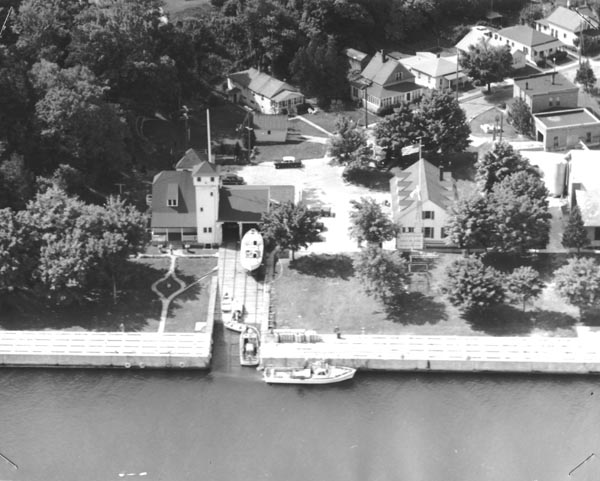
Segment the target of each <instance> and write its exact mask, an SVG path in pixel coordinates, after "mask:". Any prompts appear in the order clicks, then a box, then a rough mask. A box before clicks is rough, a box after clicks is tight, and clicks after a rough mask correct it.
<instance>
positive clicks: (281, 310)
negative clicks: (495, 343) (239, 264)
mask: <svg viewBox="0 0 600 481" xmlns="http://www.w3.org/2000/svg"><path fill="white" fill-rule="evenodd" d="M457 256H459V254H441V255H440V256H439V257H438V258H437V260H436V262H435V264H434V266H433V268H432V269H431V270H430V272H429V273H420V274H415V275H414V276H413V284H412V286H411V289H410V290H411V292H410V293H409V295H408V296H407V297H406V298H405V299H404V300H403V302H402V303H401V304H399V305H395V306H384V305H383V304H382V303H380V302H379V301H377V300H375V299H374V298H372V297H369V296H367V295H366V294H365V293H364V290H363V288H362V286H361V284H360V282H359V280H358V279H357V278H356V277H355V276H354V269H353V267H352V257H351V255H345V254H335V255H326V254H322V255H315V254H312V255H309V256H303V257H299V258H298V259H297V260H296V261H295V262H290V261H281V262H280V263H279V265H278V271H279V272H278V275H277V277H276V280H275V281H274V283H273V308H274V312H275V319H276V322H277V327H279V328H284V327H288V328H306V329H315V330H317V331H318V332H322V333H332V332H333V329H334V328H335V327H336V326H337V327H339V328H340V330H341V331H342V332H345V333H348V334H358V333H360V332H361V331H362V330H363V329H364V332H366V333H367V334H390V335H393V334H415V335H492V336H515V335H542V336H566V337H570V336H574V335H575V331H574V324H575V322H576V321H577V310H576V309H575V308H574V307H572V306H569V305H566V304H565V303H564V302H563V301H562V300H560V299H559V298H558V297H557V295H556V293H555V292H554V291H553V290H552V288H551V287H549V288H548V289H547V290H546V292H545V293H544V295H543V296H542V297H541V298H540V299H538V300H537V301H536V302H535V303H534V304H533V306H530V307H529V308H528V310H527V311H526V312H525V313H523V312H521V309H520V308H519V307H516V306H511V305H504V306H500V307H498V308H496V309H493V310H491V311H490V312H488V313H486V315H485V317H483V318H482V317H480V318H469V317H466V316H463V315H462V314H461V313H460V311H459V310H458V309H456V308H455V307H454V306H452V305H450V304H449V303H448V302H447V300H446V299H445V298H444V297H443V296H442V295H441V291H440V287H441V281H442V280H443V273H444V271H445V269H446V267H447V265H448V264H449V263H450V262H452V260H453V259H455V258H456V257H457ZM546 261H547V262H549V263H550V264H551V265H552V268H554V267H557V266H558V265H559V264H560V262H561V261H560V260H558V259H551V260H548V259H546ZM537 262H538V264H539V263H542V264H543V263H544V262H545V261H544V260H543V259H541V260H538V261H537Z"/></svg>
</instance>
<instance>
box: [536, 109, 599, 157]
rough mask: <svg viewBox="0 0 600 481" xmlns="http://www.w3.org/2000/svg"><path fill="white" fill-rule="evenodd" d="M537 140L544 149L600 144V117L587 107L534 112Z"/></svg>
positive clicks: (553, 149) (562, 148) (563, 148)
mask: <svg viewBox="0 0 600 481" xmlns="http://www.w3.org/2000/svg"><path fill="white" fill-rule="evenodd" d="M533 120H534V123H535V136H536V140H538V141H539V142H542V143H543V144H544V150H550V151H556V150H567V149H571V148H573V147H576V146H585V147H589V146H593V145H600V119H599V118H598V117H596V115H594V114H593V113H592V112H591V111H590V110H588V109H586V108H577V109H570V110H559V111H554V112H544V113H539V114H534V116H533Z"/></svg>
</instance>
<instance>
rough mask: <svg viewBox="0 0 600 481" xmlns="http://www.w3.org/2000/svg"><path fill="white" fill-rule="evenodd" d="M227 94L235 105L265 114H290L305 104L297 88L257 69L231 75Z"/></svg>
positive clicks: (228, 80)
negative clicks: (238, 104) (239, 104)
mask: <svg viewBox="0 0 600 481" xmlns="http://www.w3.org/2000/svg"><path fill="white" fill-rule="evenodd" d="M227 94H228V96H229V98H230V99H231V100H232V101H233V102H234V103H241V104H243V105H246V106H247V107H250V108H251V109H253V110H257V111H259V112H262V113H263V114H280V113H289V112H292V111H294V110H295V108H296V106H297V105H299V104H303V103H304V102H305V99H304V95H303V94H302V93H301V92H300V90H298V89H297V88H296V87H294V86H292V85H290V84H288V83H287V82H282V81H281V80H278V79H276V78H275V77H272V76H271V75H269V74H267V73H265V72H260V71H259V70H256V69H255V68H249V69H248V70H242V71H241V72H235V73H232V74H229V75H228V76H227Z"/></svg>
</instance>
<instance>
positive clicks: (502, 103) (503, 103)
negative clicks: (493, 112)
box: [498, 102, 506, 110]
mask: <svg viewBox="0 0 600 481" xmlns="http://www.w3.org/2000/svg"><path fill="white" fill-rule="evenodd" d="M498 108H499V109H501V110H504V109H505V108H506V102H501V103H500V105H498Z"/></svg>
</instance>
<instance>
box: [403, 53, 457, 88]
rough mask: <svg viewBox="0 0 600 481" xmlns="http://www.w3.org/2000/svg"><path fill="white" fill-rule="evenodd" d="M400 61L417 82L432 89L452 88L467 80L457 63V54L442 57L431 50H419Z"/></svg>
mask: <svg viewBox="0 0 600 481" xmlns="http://www.w3.org/2000/svg"><path fill="white" fill-rule="evenodd" d="M399 62H400V63H401V64H402V65H404V66H405V67H406V68H407V69H408V70H409V71H410V73H412V74H413V75H414V77H415V83H416V84H418V85H422V86H423V87H427V88H429V89H432V90H442V91H445V90H452V89H455V88H456V84H457V83H458V85H463V84H464V83H465V82H466V81H467V75H466V74H465V73H464V71H463V69H462V68H460V66H458V65H457V56H456V55H450V56H446V57H440V56H439V55H436V54H434V53H431V52H417V54H416V55H413V56H410V57H405V58H401V59H400V60H399Z"/></svg>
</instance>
